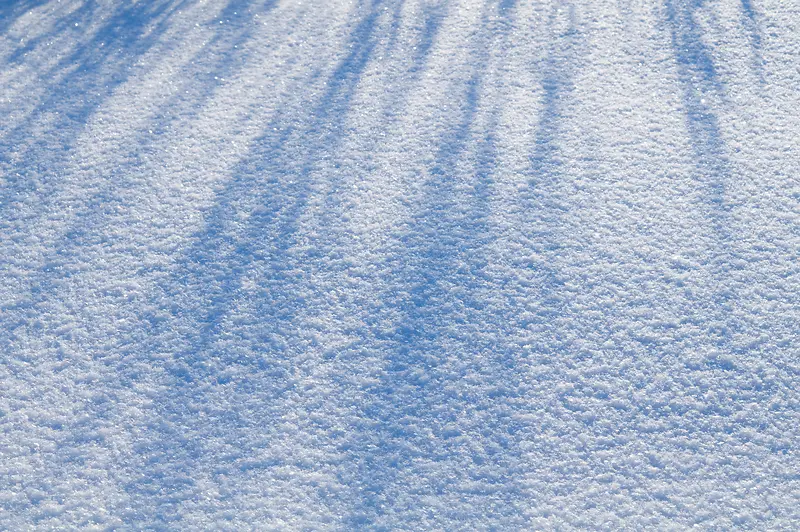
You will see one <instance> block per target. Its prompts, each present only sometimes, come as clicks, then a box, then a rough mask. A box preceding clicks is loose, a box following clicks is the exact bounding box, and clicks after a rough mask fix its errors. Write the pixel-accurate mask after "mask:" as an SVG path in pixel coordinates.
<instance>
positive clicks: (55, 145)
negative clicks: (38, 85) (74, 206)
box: [0, 0, 188, 224]
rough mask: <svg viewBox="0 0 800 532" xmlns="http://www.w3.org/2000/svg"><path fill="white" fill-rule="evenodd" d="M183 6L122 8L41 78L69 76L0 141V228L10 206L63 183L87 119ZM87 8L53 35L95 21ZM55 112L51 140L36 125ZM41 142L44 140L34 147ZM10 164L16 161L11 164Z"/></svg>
mask: <svg viewBox="0 0 800 532" xmlns="http://www.w3.org/2000/svg"><path fill="white" fill-rule="evenodd" d="M187 2H188V0H183V1H180V2H177V3H176V2H171V1H166V0H165V1H162V2H137V3H134V4H131V5H128V6H126V7H124V8H121V9H119V10H118V11H117V12H116V13H115V14H114V15H113V16H111V17H109V18H108V20H107V21H105V23H104V24H103V26H102V28H101V29H99V30H98V31H97V32H96V33H95V34H94V35H93V36H92V37H91V38H90V39H89V40H88V41H87V42H84V43H81V45H80V46H79V47H78V48H77V49H76V50H75V51H73V52H72V53H70V54H68V55H67V56H66V57H64V58H63V59H62V60H60V61H59V62H58V64H57V65H56V66H55V67H53V68H52V69H51V70H50V71H48V72H46V73H42V77H43V78H44V79H47V78H53V77H58V72H61V71H69V73H67V74H66V75H65V76H64V77H62V78H60V79H59V80H58V81H57V82H55V83H53V84H52V85H50V86H49V87H48V88H47V96H46V97H44V99H43V100H42V101H41V103H40V104H39V105H37V106H36V107H35V109H34V110H32V111H31V112H30V113H29V115H28V117H27V118H26V119H24V120H23V121H22V123H20V124H19V125H17V126H15V127H14V128H13V129H12V130H10V131H9V132H7V133H6V134H4V135H3V136H2V139H0V165H1V166H0V168H4V173H5V174H6V177H7V181H6V183H5V184H4V186H3V188H2V189H1V190H0V216H2V219H3V222H2V223H4V224H5V223H7V220H8V219H9V214H8V213H9V211H10V210H11V209H13V204H14V203H15V202H17V201H22V202H24V201H30V198H31V197H35V198H36V203H37V204H42V205H44V204H45V202H46V201H47V199H49V197H50V196H52V195H53V194H54V191H55V190H57V189H58V188H59V186H60V180H61V179H62V178H63V176H62V175H61V172H62V170H63V166H64V165H65V164H69V160H70V154H71V153H72V150H73V149H74V147H75V143H76V142H77V141H78V139H80V138H81V135H80V131H81V130H83V129H84V128H85V127H86V126H87V124H88V122H89V118H90V116H91V115H92V114H93V113H94V112H95V111H96V110H97V109H98V108H99V107H100V106H101V105H102V104H103V102H104V101H105V100H106V99H107V98H108V97H109V96H110V95H111V94H113V92H114V89H115V88H116V87H118V86H120V85H121V84H122V83H124V82H125V81H126V80H127V79H128V78H129V77H130V75H131V73H132V72H133V69H131V68H130V66H131V64H132V63H133V62H134V61H135V60H136V58H138V57H141V56H142V55H144V54H145V53H147V51H149V50H150V49H151V48H152V47H153V46H155V45H156V44H157V43H158V42H159V37H160V36H161V35H163V33H164V32H165V31H166V30H167V28H168V25H169V21H170V19H171V18H172V16H173V15H174V14H175V13H176V12H178V10H180V9H181V8H182V6H183V5H185V4H186V3H187ZM92 6H94V2H88V3H86V4H85V5H84V6H82V7H81V8H80V9H79V10H77V11H76V12H75V13H73V14H71V16H70V17H68V22H67V21H64V22H60V23H59V24H58V25H57V26H58V27H57V29H56V30H55V32H54V33H55V34H57V33H58V32H59V31H61V32H63V31H66V30H65V28H66V27H68V24H70V23H71V24H75V22H73V21H75V20H80V23H81V24H83V25H84V26H88V25H89V24H88V23H89V22H90V21H91V20H92V17H93V16H94V15H95V9H92ZM155 20H158V22H157V23H156V27H155V29H154V30H153V31H151V32H149V33H148V34H147V37H144V36H143V35H144V33H145V29H146V28H147V26H148V25H149V24H151V23H152V22H153V21H155ZM48 35H52V34H48ZM54 112H57V117H56V118H55V119H54V120H53V121H52V123H50V124H48V125H47V126H45V131H47V132H49V133H51V135H48V136H44V135H43V133H42V131H41V130H40V125H41V124H42V123H46V119H47V117H52V114H53V113H54ZM43 137H44V138H47V140H46V141H41V140H40V141H38V142H36V139H42V138H43ZM29 140H33V143H32V144H31V145H30V146H27V147H26V148H23V154H22V155H21V156H19V155H14V156H12V154H14V152H15V150H16V149H17V148H18V146H24V145H25V144H26V143H27V142H28V141H29ZM14 158H18V159H19V160H18V161H17V162H12V160H13V159H14Z"/></svg>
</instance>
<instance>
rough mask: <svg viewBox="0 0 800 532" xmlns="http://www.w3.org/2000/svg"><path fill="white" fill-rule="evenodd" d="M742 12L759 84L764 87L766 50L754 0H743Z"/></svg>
mask: <svg viewBox="0 0 800 532" xmlns="http://www.w3.org/2000/svg"><path fill="white" fill-rule="evenodd" d="M741 4H742V14H743V15H744V20H743V24H744V27H745V29H746V30H747V33H748V38H749V39H750V48H751V52H752V54H753V60H752V67H753V71H754V73H755V75H756V78H757V79H758V82H759V84H760V85H761V86H762V87H764V85H765V84H766V80H765V79H764V52H763V43H762V38H761V29H760V27H759V26H760V24H759V20H758V19H759V16H758V13H757V12H756V9H755V7H754V6H753V1H752V0H741Z"/></svg>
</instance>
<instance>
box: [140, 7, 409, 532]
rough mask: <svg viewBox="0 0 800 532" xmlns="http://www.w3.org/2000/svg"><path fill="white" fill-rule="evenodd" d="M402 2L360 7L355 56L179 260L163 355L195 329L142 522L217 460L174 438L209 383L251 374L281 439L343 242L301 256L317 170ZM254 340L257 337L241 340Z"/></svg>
mask: <svg viewBox="0 0 800 532" xmlns="http://www.w3.org/2000/svg"><path fill="white" fill-rule="evenodd" d="M401 5H402V3H401V2H382V1H372V2H363V4H362V6H361V7H356V8H355V11H354V12H355V13H357V14H358V13H361V12H365V14H364V15H362V16H361V17H360V20H359V22H358V23H357V24H355V26H354V28H353V29H352V31H351V33H350V35H349V38H348V39H347V42H346V44H345V46H346V49H347V50H348V52H347V54H346V55H345V56H344V57H343V58H342V59H341V60H340V61H339V63H338V64H337V65H336V67H335V68H334V69H333V72H332V73H331V74H330V75H329V76H328V78H327V79H326V80H325V82H324V86H325V87H326V88H325V89H324V91H323V92H322V94H321V95H320V96H319V97H317V98H314V101H315V103H313V104H312V105H307V106H305V108H304V109H301V111H300V113H299V115H298V114H293V113H291V112H286V111H285V110H281V111H280V112H279V114H278V116H277V117H276V118H275V119H274V120H273V121H272V122H271V123H270V124H267V125H266V127H265V134H264V135H263V136H262V137H261V138H260V139H259V140H258V141H256V142H255V143H254V144H253V146H252V148H251V151H250V153H249V154H248V155H247V156H246V157H245V158H244V159H243V160H242V163H241V164H240V165H239V166H238V167H237V168H236V169H235V170H234V172H233V175H232V178H231V179H230V180H229V181H228V182H227V183H225V185H224V186H223V187H222V189H221V190H220V191H219V193H218V194H217V201H216V203H215V205H214V206H213V207H212V208H211V209H210V210H209V211H208V213H207V214H206V216H205V227H204V229H203V230H202V231H201V232H199V233H198V234H197V235H196V236H195V242H196V243H195V244H194V245H193V246H192V247H191V249H189V250H188V251H187V253H186V254H185V256H184V257H183V258H182V259H181V260H179V262H178V263H177V270H176V272H175V274H174V275H173V276H172V277H171V279H170V280H169V282H168V283H166V284H165V286H164V287H163V292H164V298H163V299H164V300H175V301H178V302H179V304H178V305H177V307H178V310H177V311H176V312H177V314H173V317H172V318H171V319H169V320H167V322H166V323H165V324H161V325H159V326H156V327H155V328H154V331H153V337H154V339H155V341H154V345H153V346H152V349H158V338H159V336H160V335H161V334H163V333H167V332H169V329H170V328H171V327H174V326H175V325H177V324H179V323H180V324H182V325H184V326H185V327H184V328H188V329H190V330H192V332H191V333H189V334H186V335H184V337H183V338H182V340H181V343H182V345H183V347H181V348H180V349H179V350H178V351H177V352H174V353H173V356H172V360H173V361H174V364H173V365H174V367H175V368H177V370H174V371H173V372H172V377H171V380H172V384H171V386H170V388H169V389H168V390H167V391H166V392H165V394H164V395H163V396H162V397H160V398H159V399H158V412H159V413H158V415H157V419H160V418H163V419H168V420H170V422H171V424H172V427H164V428H159V427H157V428H156V429H155V430H154V431H153V434H151V437H150V439H149V441H148V442H147V443H146V445H145V446H144V447H142V448H141V453H142V458H143V459H144V460H145V462H146V463H148V464H149V465H148V466H147V468H146V470H145V471H144V474H143V475H141V477H140V480H137V481H136V482H135V483H134V484H132V485H130V486H129V490H130V491H131V492H139V493H140V494H141V496H140V501H139V503H137V504H138V506H139V507H140V508H147V507H153V506H159V507H163V508H164V510H163V511H159V512H158V513H157V514H151V515H149V516H145V515H143V516H142V517H141V518H140V520H141V521H142V522H153V521H155V522H159V521H163V520H164V519H165V518H166V512H167V511H168V508H169V507H171V506H173V505H174V504H175V503H176V502H177V500H178V499H181V498H182V497H185V496H189V491H191V490H189V491H186V490H184V489H183V488H182V487H181V486H173V485H171V484H170V482H171V481H170V480H169V479H171V478H183V479H184V480H185V482H186V483H187V484H186V486H187V487H191V485H192V484H193V482H194V481H193V477H192V470H193V467H194V466H193V465H192V464H197V463H198V462H202V460H203V459H205V458H207V457H209V456H210V453H213V450H209V449H207V448H206V445H205V443H206V442H204V441H199V440H187V439H185V438H182V439H179V440H176V438H175V436H176V431H184V432H186V433H193V431H194V430H196V428H195V427H194V426H195V425H196V424H197V423H198V422H199V419H197V416H196V415H195V414H193V413H192V405H200V404H203V403H204V402H205V398H206V397H209V394H210V392H209V386H214V385H216V384H217V383H220V382H221V381H219V379H220V378H223V377H222V375H221V373H222V372H221V371H220V370H221V369H223V368H226V367H227V368H233V367H241V368H247V373H248V378H247V381H248V382H246V383H240V384H239V386H244V387H247V386H256V387H257V388H259V390H261V394H262V396H263V397H264V399H265V401H268V402H267V403H264V404H260V405H258V406H257V408H258V409H259V412H260V414H259V416H258V417H259V418H260V419H262V421H261V422H260V423H263V424H264V425H263V429H262V432H263V433H264V435H265V436H264V437H265V438H267V439H268V438H269V434H272V432H271V431H270V429H269V423H270V422H271V421H274V419H275V416H276V415H277V414H276V412H278V410H279V409H280V408H281V405H282V404H283V403H282V402H283V401H285V398H284V397H283V396H284V394H285V393H286V392H287V391H291V390H292V389H293V388H294V379H293V377H292V376H291V373H293V371H292V369H291V367H292V365H293V362H292V359H293V357H294V356H295V355H297V354H299V352H300V351H302V350H303V349H304V347H303V345H302V340H303V338H301V337H300V336H299V332H300V331H298V330H297V325H295V323H296V322H297V320H299V318H300V317H301V315H302V314H303V313H304V312H306V307H307V305H308V304H309V303H310V302H309V301H306V300H305V298H306V297H312V298H313V297H318V296H320V294H317V293H315V290H314V286H313V284H312V285H309V281H308V279H307V278H306V276H305V274H304V272H306V271H307V270H308V267H309V266H310V265H312V264H315V263H316V262H318V261H319V260H320V257H319V256H318V254H319V253H323V254H324V250H323V249H322V248H324V247H325V246H326V245H327V240H326V239H328V238H332V236H331V235H328V236H325V235H323V238H322V239H321V240H320V241H317V242H313V245H314V246H315V248H316V249H302V246H301V247H298V246H299V244H300V240H301V239H303V238H305V235H302V234H301V233H300V226H299V224H300V223H301V217H302V216H304V213H305V211H306V207H307V204H308V201H309V200H310V198H311V197H312V196H314V195H315V194H318V193H319V191H320V190H324V189H325V188H327V185H329V183H326V182H317V180H318V179H319V178H318V177H317V176H315V175H314V171H315V169H316V168H317V166H318V165H319V163H320V162H321V161H322V160H323V159H324V158H326V157H329V156H330V154H335V152H336V148H337V146H339V145H340V143H341V142H343V140H344V138H345V135H346V132H345V128H344V124H345V121H346V119H347V117H348V113H349V109H350V107H351V100H352V98H353V97H354V95H355V93H356V90H357V88H358V85H359V83H360V80H361V76H362V74H363V72H364V71H365V69H366V68H367V66H368V65H369V64H370V62H371V60H372V58H373V56H374V54H375V50H376V48H377V47H378V46H380V45H381V38H382V37H383V36H384V35H383V33H382V28H383V27H384V24H385V22H384V17H385V13H384V7H392V6H394V7H395V8H397V9H399V8H400V6H401ZM323 180H324V178H323ZM243 212H245V213H249V217H248V218H247V220H246V221H245V222H244V223H242V222H241V221H238V218H237V215H238V214H240V213H243ZM322 267H323V268H324V265H323V266H322ZM247 272H257V273H258V274H259V276H260V278H259V280H258V288H259V290H260V292H259V293H258V294H256V295H251V296H248V295H247V294H245V293H244V292H243V291H242V276H243V275H245V274H246V273H247ZM245 301H246V302H247V304H248V305H250V307H252V308H253V309H255V312H256V313H257V314H258V315H257V318H258V322H257V323H251V324H249V325H247V326H245V329H242V327H239V329H241V330H239V329H237V328H236V327H234V328H230V327H227V326H226V318H227V317H228V316H229V315H231V313H232V312H233V311H234V310H235V309H236V308H237V306H238V305H239V304H240V303H242V302H245ZM226 327H227V328H226ZM247 327H249V329H248V328H247ZM250 333H252V334H253V335H254V336H251V337H239V336H238V335H240V334H250ZM223 334H226V335H227V336H228V337H231V336H232V337H234V338H239V344H242V345H245V346H246V347H245V348H244V349H238V350H237V351H233V350H229V349H226V348H225V347H223V346H219V344H218V341H219V339H220V337H221V335H223ZM242 351H246V353H245V354H244V355H243V354H242ZM241 414H252V412H242V413H241ZM206 424H210V426H208V427H206V429H205V432H204V436H207V437H209V438H214V437H219V438H222V439H224V440H226V441H235V440H237V439H239V438H243V437H247V436H248V434H249V432H248V431H250V432H252V431H253V430H255V429H256V427H254V426H250V425H249V424H248V421H247V420H246V419H245V418H244V417H241V416H240V413H238V412H230V413H229V414H226V417H225V418H217V419H214V420H211V421H208V422H206ZM251 436H252V434H251ZM248 454H249V453H248V450H246V449H245V450H242V453H241V454H240V455H239V456H238V457H235V458H234V459H232V461H227V460H224V459H221V460H222V463H221V464H220V466H219V467H221V468H223V469H225V468H231V467H232V468H234V469H235V468H236V467H237V466H236V464H237V463H239V462H242V463H241V464H240V466H241V467H242V468H244V467H247V468H248V469H249V468H251V467H253V466H252V465H246V464H245V463H244V461H242V460H240V459H241V458H242V457H243V456H244V457H246V456H247V455H248ZM248 463H249V462H248ZM274 465H277V464H271V465H270V464H267V463H265V464H262V465H256V466H255V467H257V468H260V467H272V466H274ZM242 472H245V470H244V469H242V471H241V472H240V473H242ZM170 491H172V492H173V494H172V495H169V492H170Z"/></svg>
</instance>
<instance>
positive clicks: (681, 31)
mask: <svg viewBox="0 0 800 532" xmlns="http://www.w3.org/2000/svg"><path fill="white" fill-rule="evenodd" d="M703 3H704V0H667V2H666V15H667V22H668V24H669V28H670V33H671V40H672V48H673V53H674V56H675V59H676V63H677V68H678V79H679V82H680V84H681V87H682V89H683V98H682V103H683V107H684V109H685V112H686V127H687V130H688V134H689V142H690V144H691V149H692V151H693V153H694V161H693V163H694V168H695V175H696V178H697V180H698V181H699V182H700V183H701V184H702V186H703V187H704V189H705V191H706V194H705V198H706V208H707V211H706V215H707V217H708V220H709V223H710V226H711V229H712V232H713V235H714V237H715V240H716V243H717V246H718V250H717V252H716V253H715V257H714V259H713V264H712V267H713V270H714V275H715V277H716V278H717V280H718V281H720V282H721V281H722V280H723V279H724V278H725V277H727V276H728V275H729V272H730V271H731V266H730V263H731V260H732V259H734V258H735V255H736V253H737V252H736V249H735V240H736V239H735V237H734V235H733V234H732V230H733V229H732V220H731V216H730V204H729V203H728V199H727V196H728V186H729V182H730V180H731V179H732V178H733V168H732V165H731V163H730V161H729V159H728V156H727V149H726V146H725V141H724V139H723V136H722V132H721V131H720V127H719V119H718V118H717V115H716V114H715V112H714V107H713V105H715V104H716V105H719V104H721V103H724V87H723V84H722V82H721V81H720V79H719V76H718V74H717V70H716V68H715V66H714V62H713V58H712V55H711V52H710V51H709V50H708V48H707V46H706V45H705V44H704V43H703V34H702V30H701V29H700V27H699V26H698V24H697V22H696V21H695V16H696V12H697V11H698V10H699V9H700V8H701V7H702V6H703ZM735 299H736V296H735V294H733V293H732V292H731V291H730V290H726V289H719V290H717V291H716V293H715V295H714V301H713V305H714V308H715V311H714V312H715V314H716V315H717V317H718V319H717V321H718V322H719V323H723V324H724V326H723V327H722V328H714V329H712V330H710V331H709V334H710V335H711V336H712V338H713V339H714V341H715V342H716V343H717V345H719V346H720V347H723V348H725V349H727V350H731V351H737V348H736V347H735V346H734V345H733V342H732V341H731V340H732V336H733V335H734V334H735V332H736V331H737V330H739V329H740V328H741V324H740V323H738V321H737V320H736V319H735V318H734V317H732V315H731V313H730V309H731V308H732V306H733V305H734V302H735Z"/></svg>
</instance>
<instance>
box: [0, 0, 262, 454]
mask: <svg viewBox="0 0 800 532" xmlns="http://www.w3.org/2000/svg"><path fill="white" fill-rule="evenodd" d="M274 5H275V2H274V1H273V2H267V3H266V4H265V5H264V6H262V7H263V10H266V11H268V10H269V9H271V8H272V7H273V6H274ZM246 8H247V6H246V5H244V4H243V3H242V2H229V3H228V4H227V5H226V7H225V8H224V9H223V11H222V14H221V16H222V17H223V18H225V19H226V22H229V21H230V20H231V19H235V18H236V16H237V15H236V13H235V11H238V12H242V14H240V15H238V16H239V17H242V16H247V13H244V12H245V10H246ZM263 10H262V11H263ZM145 24H146V22H145ZM231 26H234V27H239V28H240V30H238V31H237V30H235V31H233V33H232V32H231V31H230V30H229V28H230V27H231ZM214 29H215V32H216V34H215V35H214V37H213V38H212V39H211V40H210V41H209V42H208V43H207V44H206V46H204V47H203V49H202V50H201V52H199V53H198V56H197V57H195V59H198V58H199V56H202V55H203V54H206V53H209V52H213V53H215V54H216V55H215V56H214V59H213V60H212V61H211V63H210V65H209V64H208V63H203V65H202V66H203V68H209V69H210V72H208V80H207V82H205V83H203V84H202V85H203V86H200V87H199V88H198V90H193V94H192V96H190V97H188V98H191V101H190V102H186V105H191V106H192V109H194V110H195V112H200V109H199V108H202V107H204V104H205V102H207V101H209V100H210V99H211V98H212V97H213V94H214V93H215V91H216V90H217V88H218V84H217V83H216V82H214V80H213V78H214V75H216V76H217V77H227V76H229V75H230V74H231V73H232V72H234V71H235V70H237V69H239V68H241V65H240V64H239V63H237V62H235V61H234V60H233V59H234V57H233V54H238V53H241V52H238V51H237V48H238V47H239V46H241V45H242V44H244V43H245V42H246V41H247V40H248V39H249V38H250V27H249V26H248V25H244V26H237V25H229V24H226V25H221V26H220V27H219V28H217V27H216V26H214ZM190 70H191V69H190ZM204 74H205V72H204ZM192 78H193V73H192V72H190V73H189V75H188V76H187V77H186V79H183V80H181V79H179V80H178V81H179V82H181V81H185V82H186V83H188V84H191V85H196V82H195V81H194V80H193V79H192ZM184 93H185V91H181V96H180V97H174V98H171V99H170V100H169V101H168V102H167V103H165V104H164V105H162V108H163V109H167V110H171V111H174V110H175V108H179V107H180V106H181V105H182V104H183V102H182V101H181V100H185V99H186V98H187V96H185V94H184ZM160 114H161V113H156V115H160ZM182 116H184V115H182ZM161 125H163V124H161ZM147 129H148V127H145V128H144V130H145V131H146V130H147ZM153 129H155V127H153ZM142 135H143V136H141V135H140V137H139V138H138V139H134V140H133V141H132V145H133V146H132V147H131V150H136V149H137V148H140V147H141V145H143V144H146V140H147V138H146V136H147V135H146V134H145V133H142ZM134 154H135V151H134ZM121 185H124V183H121V180H120V179H114V180H108V182H107V183H106V184H105V185H104V186H102V187H101V190H100V191H99V192H96V193H94V194H93V196H92V199H90V200H89V201H88V202H87V207H86V210H85V212H82V213H78V214H77V216H76V217H75V219H74V223H73V224H72V225H71V227H70V228H69V229H68V230H67V231H65V232H64V236H63V238H62V239H61V240H60V241H59V242H57V243H56V244H55V245H53V249H52V252H51V253H49V254H48V255H46V257H45V258H44V260H43V264H44V266H43V267H42V269H41V270H40V271H39V272H37V274H36V275H34V278H33V280H31V281H30V283H28V284H30V296H31V297H30V299H29V300H28V301H26V302H25V303H23V304H18V305H3V307H2V310H3V317H2V324H3V327H2V328H0V339H2V340H3V343H4V344H6V345H10V344H9V343H8V342H7V341H5V340H7V338H5V336H6V334H2V333H8V332H10V331H11V330H13V329H14V328H15V327H16V325H18V324H20V323H24V322H26V321H27V320H28V319H29V317H30V315H31V312H37V313H38V312H41V305H42V304H43V303H45V302H46V301H48V300H53V299H55V298H58V297H59V296H58V294H59V292H60V291H61V289H62V288H63V286H64V283H69V277H70V276H71V275H72V274H73V273H74V271H76V268H75V267H74V266H75V264H76V261H77V260H78V259H79V258H80V254H81V250H82V249H83V247H84V246H87V245H90V244H91V243H92V242H91V239H92V238H97V237H98V234H97V233H102V231H103V230H104V229H105V227H104V223H105V222H104V220H105V219H106V218H107V214H108V212H109V208H108V207H109V204H113V203H115V202H116V199H115V198H117V197H119V196H120V195H121V191H120V190H118V189H119V187H120V186H121ZM96 207H97V208H99V212H96V211H95V208H96ZM142 318H143V319H146V316H143V317H142ZM129 332H130V331H117V333H118V335H122V336H125V334H126V333H129ZM107 347H108V346H107V345H105V346H104V347H103V349H106V348H107ZM90 351H91V349H90ZM6 354H8V355H11V354H12V351H8V352H6ZM89 354H91V355H105V354H113V353H104V352H102V351H101V352H100V353H94V352H91V353H89ZM117 354H118V353H117ZM130 362H131V363H132V364H134V365H135V364H136V363H140V362H141V360H132V361H130ZM126 369H127V368H126V364H125V363H120V364H119V366H118V371H119V374H118V379H119V381H120V383H119V384H120V385H122V386H126V385H127V384H126V382H127V381H128V380H129V378H128V376H127V375H126ZM133 380H135V378H133ZM110 395H111V396H113V392H111V394H110ZM108 406H109V403H104V404H102V405H97V410H93V409H92V408H93V406H92V405H88V406H87V408H88V409H90V410H91V413H92V415H91V417H88V416H87V417H86V418H84V419H91V420H93V423H98V422H99V424H102V422H103V421H104V420H107V419H108V417H109V416H110V415H112V412H111V411H110V410H113V409H109V408H108ZM87 413H88V412H87ZM84 433H89V434H91V433H92V431H90V430H89V429H88V428H87V426H86V423H85V422H81V424H80V425H78V426H71V427H68V428H67V430H65V431H64V433H63V435H62V437H61V438H60V440H59V449H60V455H63V454H64V453H63V449H65V448H70V447H79V446H80V445H82V444H84V443H87V442H88V443H92V442H91V441H89V440H87V439H86V437H85V436H84Z"/></svg>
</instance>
